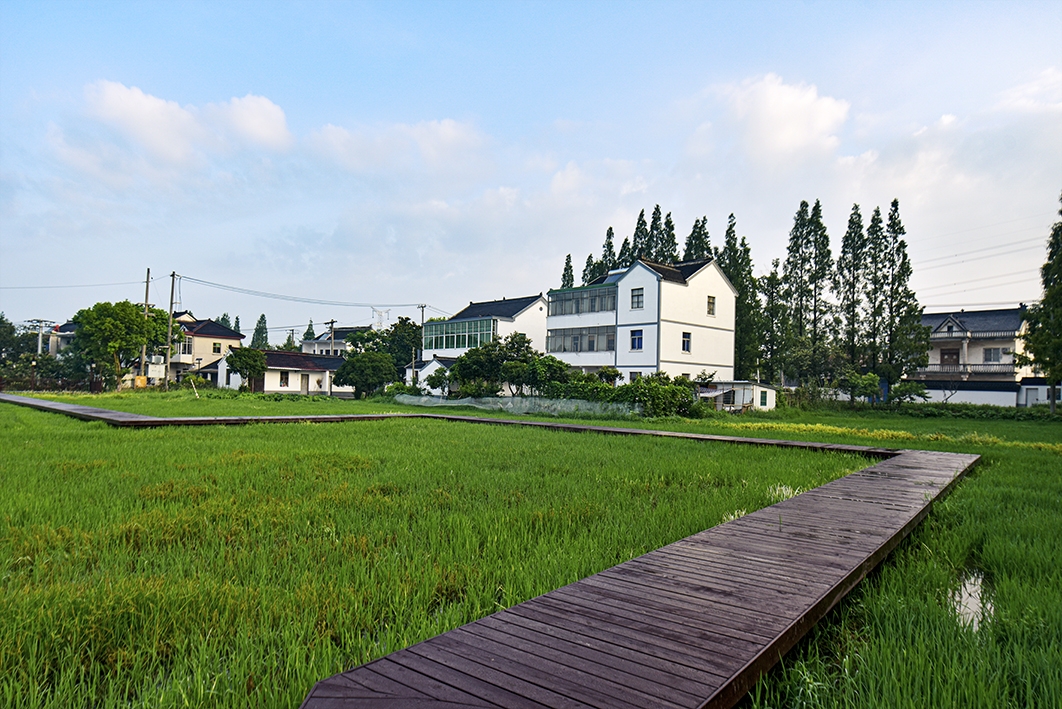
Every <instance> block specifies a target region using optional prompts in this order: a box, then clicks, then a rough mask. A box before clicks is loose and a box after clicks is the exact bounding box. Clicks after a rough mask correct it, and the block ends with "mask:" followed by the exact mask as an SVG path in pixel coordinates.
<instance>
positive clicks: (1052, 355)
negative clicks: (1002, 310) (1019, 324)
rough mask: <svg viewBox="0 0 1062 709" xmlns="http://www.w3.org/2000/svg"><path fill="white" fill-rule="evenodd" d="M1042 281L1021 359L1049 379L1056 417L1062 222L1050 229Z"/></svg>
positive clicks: (1061, 377) (1061, 369)
mask: <svg viewBox="0 0 1062 709" xmlns="http://www.w3.org/2000/svg"><path fill="white" fill-rule="evenodd" d="M1059 202H1062V197H1060V198H1059ZM1058 215H1059V216H1060V217H1062V209H1059V210H1058ZM1040 282H1041V284H1042V285H1043V296H1042V297H1041V298H1040V302H1039V303H1037V304H1035V305H1033V306H1032V307H1031V308H1029V309H1028V310H1026V311H1025V315H1024V318H1025V321H1026V322H1027V323H1029V327H1028V330H1027V331H1026V334H1025V335H1024V337H1023V339H1024V341H1025V349H1026V350H1027V352H1028V355H1026V356H1025V357H1023V358H1022V360H1023V361H1024V362H1025V363H1026V364H1035V365H1036V368H1037V369H1039V370H1040V371H1041V372H1042V373H1043V375H1044V378H1045V379H1047V386H1048V395H1047V397H1048V400H1049V401H1050V404H1051V413H1052V414H1054V413H1055V411H1056V407H1057V397H1056V395H1055V387H1056V386H1057V385H1058V383H1059V382H1060V381H1062V221H1057V222H1055V223H1054V225H1052V227H1051V236H1050V237H1048V239H1047V261H1045V262H1044V265H1043V266H1042V267H1041V268H1040ZM1029 355H1032V356H1031V357H1029Z"/></svg>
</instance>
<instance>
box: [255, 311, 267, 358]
mask: <svg viewBox="0 0 1062 709" xmlns="http://www.w3.org/2000/svg"><path fill="white" fill-rule="evenodd" d="M251 347H252V348H254V349H256V350H268V349H269V327H268V326H267V325H266V316H265V313H262V314H261V315H259V316H258V322H257V323H255V326H254V334H253V335H251Z"/></svg>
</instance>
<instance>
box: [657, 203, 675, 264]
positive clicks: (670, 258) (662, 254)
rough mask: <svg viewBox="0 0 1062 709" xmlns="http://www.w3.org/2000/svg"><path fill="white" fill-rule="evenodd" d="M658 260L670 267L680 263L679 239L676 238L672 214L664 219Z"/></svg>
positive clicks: (658, 245)
mask: <svg viewBox="0 0 1062 709" xmlns="http://www.w3.org/2000/svg"><path fill="white" fill-rule="evenodd" d="M656 260H657V261H658V262H660V263H666V264H668V265H672V264H674V263H675V262H676V261H678V239H677V238H676V237H675V222H673V221H672V220H671V212H668V213H667V216H666V217H664V230H663V232H661V236H660V241H659V243H658V244H657V249H656Z"/></svg>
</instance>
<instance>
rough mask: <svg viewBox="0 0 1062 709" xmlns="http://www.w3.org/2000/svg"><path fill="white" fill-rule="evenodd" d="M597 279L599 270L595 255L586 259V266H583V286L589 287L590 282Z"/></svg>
mask: <svg viewBox="0 0 1062 709" xmlns="http://www.w3.org/2000/svg"><path fill="white" fill-rule="evenodd" d="M595 278H597V268H596V265H595V261H594V255H593V254H590V255H589V256H587V257H586V265H585V266H583V281H582V284H583V285H584V286H585V285H589V284H590V281H592V280H594V279H595Z"/></svg>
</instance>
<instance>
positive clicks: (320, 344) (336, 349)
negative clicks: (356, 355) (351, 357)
mask: <svg viewBox="0 0 1062 709" xmlns="http://www.w3.org/2000/svg"><path fill="white" fill-rule="evenodd" d="M369 329H370V328H369V326H368V325H365V326H362V327H337V328H335V331H334V332H333V331H331V330H325V331H324V332H322V333H321V334H320V335H318V336H317V337H314V338H313V339H312V340H303V341H302V351H303V352H305V353H307V354H319V355H329V356H333V357H339V356H341V355H343V354H344V353H346V352H349V351H350V345H349V344H348V343H347V338H348V337H350V336H351V335H353V334H354V333H355V332H364V331H365V330H369Z"/></svg>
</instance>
